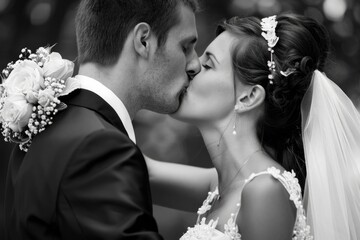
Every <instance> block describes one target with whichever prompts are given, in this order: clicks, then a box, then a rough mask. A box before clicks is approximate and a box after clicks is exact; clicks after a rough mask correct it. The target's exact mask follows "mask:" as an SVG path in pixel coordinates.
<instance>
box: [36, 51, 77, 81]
mask: <svg viewBox="0 0 360 240" xmlns="http://www.w3.org/2000/svg"><path fill="white" fill-rule="evenodd" d="M43 70H44V76H45V77H52V78H58V79H63V80H66V79H67V78H69V77H71V76H72V74H73V71H74V63H73V62H71V61H69V60H66V59H62V57H61V55H60V54H59V53H57V52H52V53H51V54H50V55H49V60H48V61H46V62H45V63H44V66H43Z"/></svg>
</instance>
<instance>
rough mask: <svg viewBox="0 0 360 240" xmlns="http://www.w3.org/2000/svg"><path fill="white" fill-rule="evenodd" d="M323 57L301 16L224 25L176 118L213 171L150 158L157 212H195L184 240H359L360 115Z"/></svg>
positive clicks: (322, 34)
mask: <svg viewBox="0 0 360 240" xmlns="http://www.w3.org/2000/svg"><path fill="white" fill-rule="evenodd" d="M328 50H329V36H328V33H327V32H326V30H325V29H324V27H323V26H321V25H319V24H318V23H317V22H315V21H314V20H312V19H310V18H307V17H304V16H299V15H295V14H283V15H279V16H272V17H268V18H263V19H261V20H260V19H257V18H254V17H249V18H238V17H234V18H231V19H230V20H227V21H225V22H223V23H222V24H220V26H219V27H218V29H217V37H216V38H215V40H214V41H213V42H212V43H211V44H210V45H209V46H208V47H207V49H206V50H205V52H204V54H203V55H202V56H201V58H200V61H201V63H202V70H201V72H200V73H199V74H198V75H196V77H195V78H194V79H193V80H192V82H191V84H190V86H189V88H188V89H187V93H186V95H185V97H184V99H183V101H182V105H181V107H180V109H179V110H178V112H176V113H175V114H174V115H173V117H174V118H176V119H179V120H181V121H184V122H188V123H192V124H195V125H196V126H197V127H198V128H199V129H200V132H201V134H202V136H203V138H204V142H205V144H206V146H207V149H208V151H209V154H210V156H211V160H212V163H213V165H214V168H211V169H204V168H197V167H191V166H185V165H180V164H174V163H166V162H159V161H155V160H152V159H150V158H147V164H148V168H149V175H150V181H151V185H152V190H153V200H154V203H155V204H159V205H163V206H167V207H172V208H177V209H182V210H187V211H197V214H198V220H197V222H196V223H195V225H194V226H192V227H189V228H188V230H187V232H186V233H185V234H184V235H183V236H182V238H181V239H183V240H186V239H224V240H227V239H238V240H239V239H243V240H255V239H267V240H271V239H274V240H275V239H276V240H281V239H307V240H310V239H313V238H314V239H316V240H318V239H320V240H325V239H326V240H335V239H337V240H338V239H345V240H350V239H351V240H355V239H360V230H359V229H360V228H359V226H360V157H359V156H360V147H359V142H360V127H359V123H360V116H359V113H358V112H357V111H356V109H355V107H354V106H353V104H352V103H351V101H350V100H349V99H348V98H347V97H346V95H345V94H344V93H343V92H342V91H341V90H340V88H339V87H337V86H336V85H335V84H334V83H333V82H332V81H331V80H330V79H328V78H327V77H326V75H325V74H324V73H322V71H323V68H324V65H325V61H326V58H327V54H328ZM204 199H205V201H204ZM303 199H304V200H303ZM199 207H200V208H199Z"/></svg>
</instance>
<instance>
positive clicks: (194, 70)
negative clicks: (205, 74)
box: [186, 51, 201, 80]
mask: <svg viewBox="0 0 360 240" xmlns="http://www.w3.org/2000/svg"><path fill="white" fill-rule="evenodd" d="M200 71H201V65H200V61H199V57H198V55H197V54H196V52H195V51H194V53H193V55H192V57H191V58H190V60H189V62H188V63H187V65H186V73H187V74H188V76H189V79H190V80H192V79H193V78H194V77H195V75H196V74H198V73H199V72H200Z"/></svg>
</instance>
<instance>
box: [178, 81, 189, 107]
mask: <svg viewBox="0 0 360 240" xmlns="http://www.w3.org/2000/svg"><path fill="white" fill-rule="evenodd" d="M188 87H189V85H186V86H184V87H183V88H182V89H181V91H180V94H179V100H180V103H181V102H182V100H183V98H184V96H185V95H186V93H187V89H188Z"/></svg>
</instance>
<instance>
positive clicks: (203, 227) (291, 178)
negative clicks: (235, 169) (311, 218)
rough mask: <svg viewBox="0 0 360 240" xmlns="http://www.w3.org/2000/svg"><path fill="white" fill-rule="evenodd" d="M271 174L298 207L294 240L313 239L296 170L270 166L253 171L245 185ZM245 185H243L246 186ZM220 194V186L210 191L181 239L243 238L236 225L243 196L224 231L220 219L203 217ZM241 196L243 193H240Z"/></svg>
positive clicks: (237, 239) (217, 239) (236, 239)
mask: <svg viewBox="0 0 360 240" xmlns="http://www.w3.org/2000/svg"><path fill="white" fill-rule="evenodd" d="M264 174H270V175H272V176H273V177H274V178H275V179H277V180H279V181H280V182H281V183H282V185H283V186H284V187H285V189H286V190H287V192H288V193H289V195H290V200H292V201H293V202H294V204H295V207H296V209H297V215H296V222H295V225H294V231H293V238H292V239H293V240H312V239H313V237H312V236H311V235H310V227H309V226H308V225H307V223H306V217H305V212H304V208H303V205H302V198H301V188H300V185H299V182H298V180H297V178H296V177H295V173H294V172H287V171H284V172H283V173H281V172H280V170H279V169H276V168H275V167H271V168H268V169H267V170H266V171H264V172H260V173H256V174H255V173H253V174H251V175H250V177H249V178H248V179H246V180H245V183H244V186H245V185H246V184H247V183H249V182H250V181H252V180H253V179H254V178H255V177H257V176H260V175H264ZM244 186H243V187H244ZM218 196H219V191H218V188H216V189H215V191H213V192H209V194H208V196H207V198H206V199H205V201H204V202H203V205H202V206H201V207H200V208H199V210H198V212H197V214H198V219H197V221H196V224H195V226H194V227H189V228H188V230H187V232H186V233H185V234H184V235H183V236H182V237H181V238H180V240H241V234H240V233H239V229H238V226H237V225H236V218H237V215H238V213H239V210H240V206H241V198H240V201H239V203H237V204H236V209H237V210H236V212H235V213H232V214H231V215H230V216H229V220H228V221H227V222H226V224H225V225H224V232H221V231H219V230H218V229H216V227H217V225H218V219H209V220H208V219H206V217H202V216H203V215H204V214H205V213H206V212H207V211H209V210H210V209H211V204H212V203H213V202H214V200H215V199H216V198H217V197H218ZM240 196H241V194H240Z"/></svg>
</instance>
